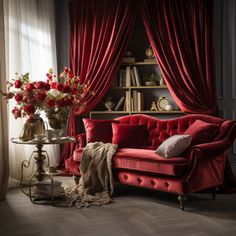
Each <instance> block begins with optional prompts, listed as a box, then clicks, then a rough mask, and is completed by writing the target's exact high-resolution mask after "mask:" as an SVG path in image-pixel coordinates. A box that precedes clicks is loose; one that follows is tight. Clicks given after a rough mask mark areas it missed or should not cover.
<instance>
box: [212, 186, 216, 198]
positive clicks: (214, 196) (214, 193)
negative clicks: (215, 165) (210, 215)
mask: <svg viewBox="0 0 236 236" xmlns="http://www.w3.org/2000/svg"><path fill="white" fill-rule="evenodd" d="M211 194H212V200H215V199H216V188H212V192H211Z"/></svg>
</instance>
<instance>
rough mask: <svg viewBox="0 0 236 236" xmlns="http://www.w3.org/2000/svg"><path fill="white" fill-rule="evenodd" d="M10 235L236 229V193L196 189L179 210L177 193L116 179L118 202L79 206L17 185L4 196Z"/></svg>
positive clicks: (0, 229) (153, 234)
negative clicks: (55, 202)
mask: <svg viewBox="0 0 236 236" xmlns="http://www.w3.org/2000/svg"><path fill="white" fill-rule="evenodd" d="M63 180H64V181H65V182H67V184H68V183H73V182H71V178H70V177H67V178H63ZM10 235H14V236H31V235H32V236H49V235H57V236H62V235H63V236H64V235H66V236H67V235H68V236H74V235H79V236H108V235H109V236H128V235H131V236H139V235H140V236H141V235H142V236H145V235H148V236H159V235H160V236H165V235H168V236H172V235H173V236H180V235H181V236H185V235H186V236H189V235H195V236H204V235H212V236H213V235H214V236H220V235H224V236H230V235H236V194H232V195H217V197H216V200H215V201H212V200H211V196H210V195H209V194H193V195H190V196H189V197H188V201H187V205H186V210H185V211H181V210H180V209H179V208H178V202H177V198H176V196H175V195H172V194H166V193H160V192H155V191H151V190H147V189H138V188H134V187H129V186H122V185H116V192H115V195H114V203H112V204H110V205H106V206H102V207H90V208H83V209H76V208H61V207H53V206H47V205H34V204H32V203H31V202H30V201H29V199H28V198H27V197H26V196H25V195H23V194H22V193H21V192H20V190H19V189H15V190H10V191H9V192H8V196H7V201H4V202H0V236H10Z"/></svg>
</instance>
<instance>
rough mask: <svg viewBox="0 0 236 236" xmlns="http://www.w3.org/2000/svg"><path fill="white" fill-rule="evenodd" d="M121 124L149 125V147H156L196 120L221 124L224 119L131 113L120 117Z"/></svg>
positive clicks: (181, 131)
mask: <svg viewBox="0 0 236 236" xmlns="http://www.w3.org/2000/svg"><path fill="white" fill-rule="evenodd" d="M116 120H119V121H120V123H121V124H144V125H146V126H147V132H148V133H147V136H148V143H147V148H150V149H156V148H157V147H158V146H159V145H160V144H161V143H162V142H163V141H165V140H166V139H167V138H169V137H170V136H173V135H175V134H183V133H184V131H185V130H186V129H188V127H189V126H190V125H191V124H192V123H193V122H194V121H195V120H202V121H205V122H208V123H214V124H218V125H219V126H221V124H222V123H223V122H224V121H225V120H224V119H221V118H217V117H213V116H208V115H199V114H197V115H185V116H182V117H178V118H175V119H168V120H163V119H159V118H156V117H151V116H148V115H142V114H137V115H130V116H123V117H119V118H117V119H116Z"/></svg>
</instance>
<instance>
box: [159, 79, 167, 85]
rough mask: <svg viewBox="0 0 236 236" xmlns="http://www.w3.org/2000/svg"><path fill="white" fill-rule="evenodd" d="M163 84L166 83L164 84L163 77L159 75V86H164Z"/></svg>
mask: <svg viewBox="0 0 236 236" xmlns="http://www.w3.org/2000/svg"><path fill="white" fill-rule="evenodd" d="M164 85H166V84H165V81H164V79H163V78H162V77H161V79H160V86H164Z"/></svg>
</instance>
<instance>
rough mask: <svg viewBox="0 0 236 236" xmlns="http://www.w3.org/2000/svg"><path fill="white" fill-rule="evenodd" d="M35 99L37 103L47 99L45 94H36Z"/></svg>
mask: <svg viewBox="0 0 236 236" xmlns="http://www.w3.org/2000/svg"><path fill="white" fill-rule="evenodd" d="M36 97H37V99H38V100H39V101H44V100H45V98H46V97H47V94H46V93H38V94H37V95H36Z"/></svg>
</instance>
